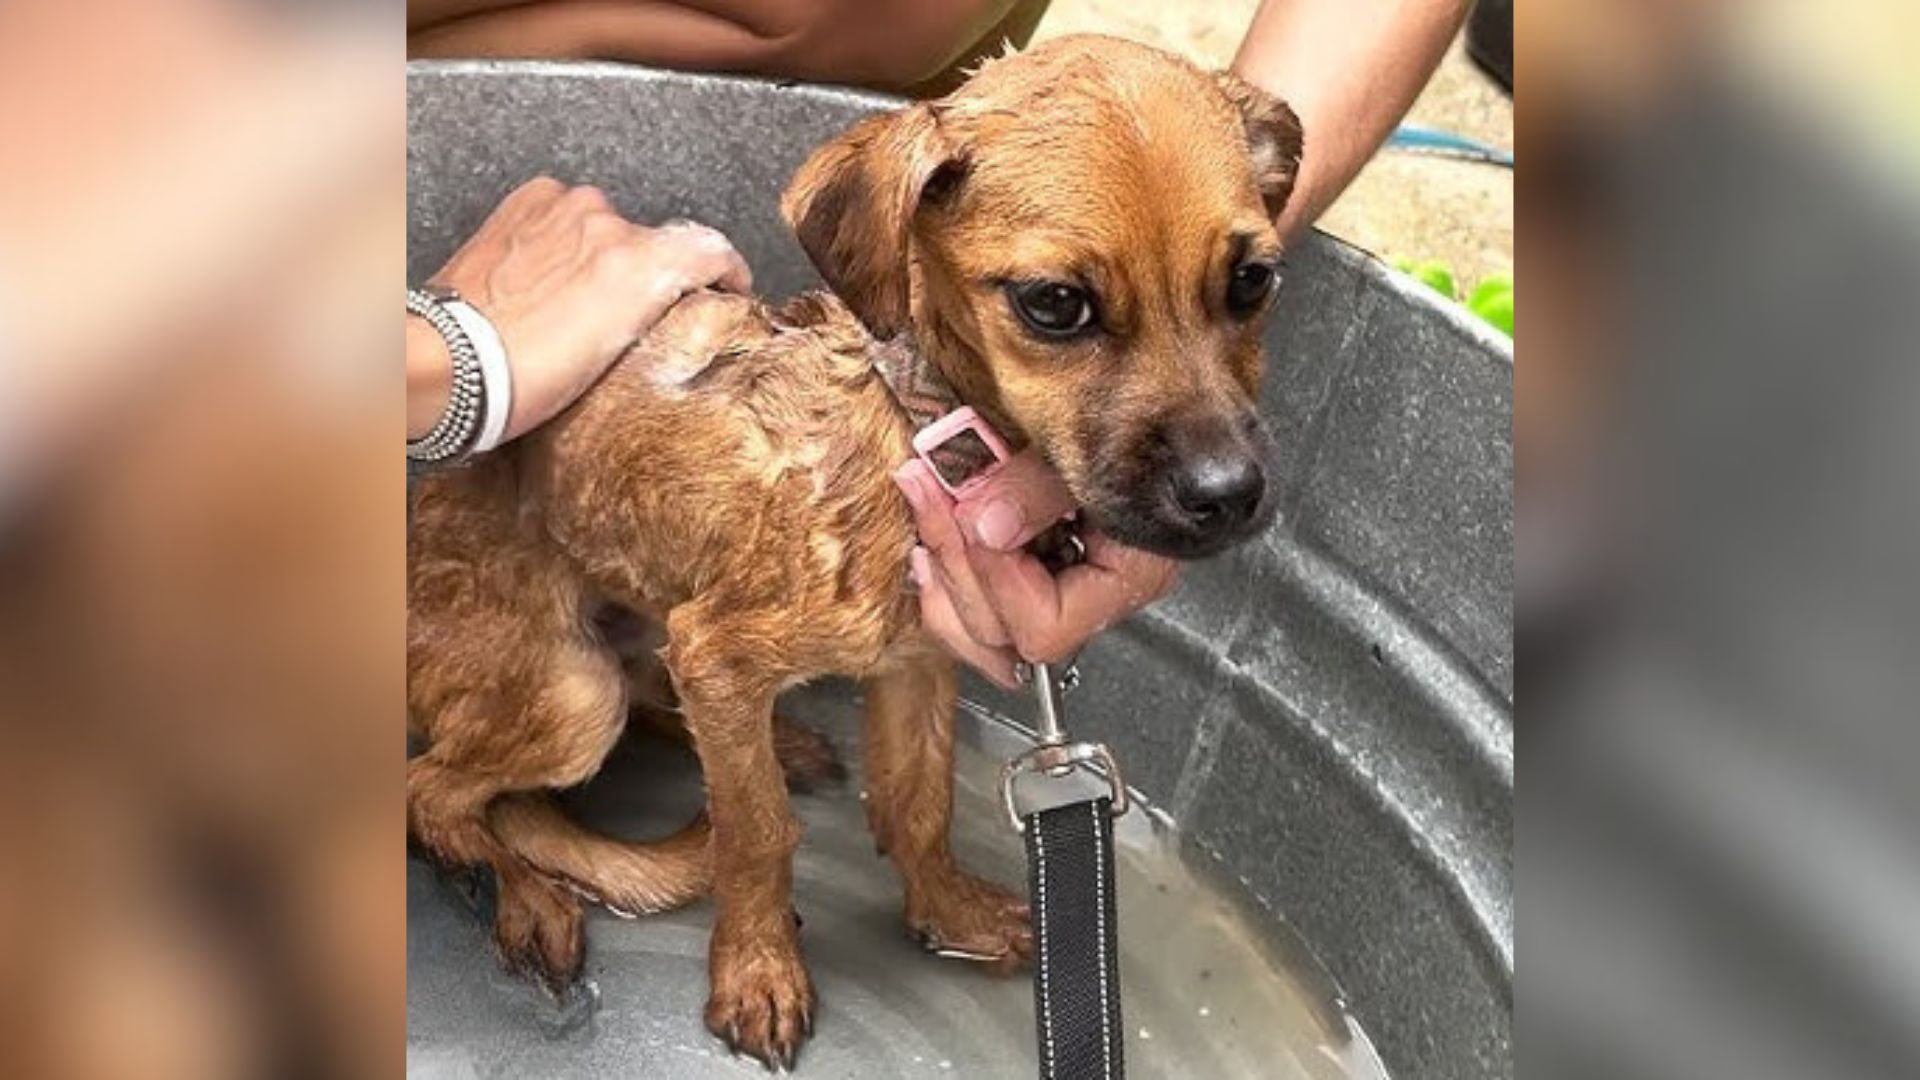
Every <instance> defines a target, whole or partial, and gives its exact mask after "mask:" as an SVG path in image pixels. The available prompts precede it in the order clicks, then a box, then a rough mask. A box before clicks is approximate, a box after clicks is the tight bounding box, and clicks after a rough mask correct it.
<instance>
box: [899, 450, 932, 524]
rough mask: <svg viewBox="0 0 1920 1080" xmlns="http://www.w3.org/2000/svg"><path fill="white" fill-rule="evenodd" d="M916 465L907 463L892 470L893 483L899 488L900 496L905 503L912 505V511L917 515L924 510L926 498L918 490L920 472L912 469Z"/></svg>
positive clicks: (911, 462)
mask: <svg viewBox="0 0 1920 1080" xmlns="http://www.w3.org/2000/svg"><path fill="white" fill-rule="evenodd" d="M916 464H917V462H913V461H909V462H907V463H906V464H905V465H902V466H900V467H899V468H897V469H895V470H893V482H894V484H895V486H897V487H899V489H900V492H901V494H903V495H905V496H906V497H907V502H909V503H911V504H913V509H914V511H915V512H916V513H917V512H919V511H920V510H922V509H924V508H925V503H926V498H927V497H926V494H925V493H924V492H923V491H922V490H921V488H920V470H919V469H917V468H915V467H914V466H915V465H916Z"/></svg>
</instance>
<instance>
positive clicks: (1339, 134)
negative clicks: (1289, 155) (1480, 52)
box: [1233, 0, 1470, 237]
mask: <svg viewBox="0 0 1920 1080" xmlns="http://www.w3.org/2000/svg"><path fill="white" fill-rule="evenodd" d="M1469 6H1470V3H1469V0H1263V2H1262V3H1261V5H1260V10H1259V11H1258V12H1257V13H1256V14H1255V15H1254V18H1253V24H1252V26H1250V27H1249V28H1248V30H1247V36H1246V39H1245V40H1244V41H1243V42H1242V43H1241V45H1240V52H1239V54H1238V55H1237V56H1235V57H1234V61H1233V68H1234V71H1236V72H1237V73H1239V75H1240V76H1241V77H1242V78H1245V79H1246V80H1247V81H1249V82H1251V83H1254V84H1255V85H1257V86H1259V87H1261V88H1262V89H1264V90H1267V91H1268V92H1270V93H1272V94H1275V95H1276V96H1278V97H1280V98H1281V99H1282V100H1284V101H1286V102H1287V104H1288V105H1290V106H1292V108H1293V110H1294V112H1295V113H1296V114H1298V115H1299V117H1300V125H1301V128H1302V129H1303V130H1304V131H1305V133H1306V140H1305V145H1306V151H1305V154H1304V155H1303V156H1302V158H1301V162H1300V176H1299V180H1298V181H1297V182H1296V184H1295V186H1294V193H1293V197H1292V198H1291V199H1289V200H1288V203H1287V206H1286V209H1285V210H1284V211H1282V212H1281V215H1280V221H1279V227H1280V232H1281V235H1282V236H1288V237H1290V236H1293V235H1294V234H1296V233H1298V232H1300V231H1301V230H1302V229H1304V228H1305V227H1306V226H1308V225H1310V224H1312V223H1313V222H1314V220H1315V219H1317V218H1318V217H1319V216H1320V215H1321V213H1322V212H1324V211H1325V210H1326V209H1327V207H1329V206H1331V205H1333V202H1334V200H1335V199H1337V198H1338V197H1339V195H1340V193H1341V192H1342V191H1344V190H1346V187H1347V185H1348V184H1350V183H1352V182H1353V178H1354V177H1355V176H1356V175H1358V174H1359V172H1360V169H1361V167H1362V166H1364V165H1365V164H1366V163H1367V161H1368V159H1370V158H1371V157H1373V154H1374V152H1375V151H1377V150H1378V149H1379V148H1380V145H1381V143H1383V142H1385V141H1386V138H1387V136H1388V135H1389V134H1391V133H1392V132H1393V129H1394V127H1395V126H1396V125H1397V124H1399V122H1400V120H1401V119H1402V118H1403V117H1404V116H1406V113H1407V110H1408V109H1409V108H1411V107H1412V105H1413V101H1414V99H1415V98H1417V97H1418V96H1419V95H1420V91H1421V89H1422V88H1423V87H1425V86H1426V84H1427V80H1428V79H1429V78H1430V77H1431V76H1432V75H1433V70H1434V68H1435V67H1437V66H1438V65H1439V63H1440V59H1441V57H1443V56H1444V55H1445V54H1446V51H1447V45H1448V43H1449V42H1451V41H1452V40H1453V35H1454V34H1455V33H1457V32H1458V31H1459V29H1460V24H1461V23H1462V22H1463V21H1464V20H1465V19H1466V15H1467V9H1468V7H1469Z"/></svg>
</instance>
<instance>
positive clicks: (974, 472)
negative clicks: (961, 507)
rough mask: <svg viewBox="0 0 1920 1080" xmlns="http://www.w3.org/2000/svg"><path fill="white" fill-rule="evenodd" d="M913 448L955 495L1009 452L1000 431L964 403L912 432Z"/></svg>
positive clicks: (995, 466)
mask: <svg viewBox="0 0 1920 1080" xmlns="http://www.w3.org/2000/svg"><path fill="white" fill-rule="evenodd" d="M913 452H914V453H915V454H916V455H918V456H919V458H920V460H921V461H924V462H926V463H927V469H928V470H929V471H930V472H932V473H933V478H934V479H935V480H938V481H939V482H940V486H941V487H943V488H945V489H946V490H947V494H949V495H951V496H953V497H954V498H956V499H958V498H960V497H961V496H962V495H963V494H965V493H966V492H967V491H969V490H971V489H972V488H973V487H974V486H975V485H977V484H979V483H980V482H981V481H983V480H985V479H986V478H987V477H989V476H991V475H993V473H994V471H995V470H996V469H998V468H999V467H1000V463H1001V462H1003V461H1005V460H1007V458H1009V457H1011V456H1012V455H1011V454H1009V453H1008V452H1007V444H1006V442H1005V441H1004V440H1002V439H1001V438H1000V433H999V432H997V431H995V430H993V426H992V425H990V424H988V423H987V422H986V421H985V420H983V419H981V418H980V414H979V413H976V412H974V411H973V409H972V407H971V406H966V405H962V406H961V407H960V408H958V409H955V410H953V411H952V412H950V413H948V414H947V415H945V416H943V417H941V418H940V419H938V420H935V421H934V422H933V423H931V424H928V425H927V426H926V427H923V428H921V429H920V430H919V431H916V432H914V434H913Z"/></svg>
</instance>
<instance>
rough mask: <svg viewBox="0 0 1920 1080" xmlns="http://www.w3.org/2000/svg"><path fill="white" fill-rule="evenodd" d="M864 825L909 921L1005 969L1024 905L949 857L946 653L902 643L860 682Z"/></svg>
mask: <svg viewBox="0 0 1920 1080" xmlns="http://www.w3.org/2000/svg"><path fill="white" fill-rule="evenodd" d="M866 691H867V694H866V697H867V709H866V721H865V725H864V729H863V741H864V743H865V754H866V763H867V775H866V781H867V823H868V825H869V826H870V827H871V828H872V830H873V837H874V843H875V845H876V846H878V847H879V849H880V850H881V851H882V852H884V853H886V854H888V855H890V856H892V858H893V862H894V865H895V866H896V867H898V868H899V870H900V877H901V880H902V882H903V884H904V885H905V891H906V921H907V929H908V930H909V931H910V932H912V933H913V934H914V935H915V936H917V937H918V938H919V939H920V940H921V942H922V943H923V944H925V945H926V947H927V948H928V949H929V950H931V951H933V952H936V953H939V954H941V955H944V956H954V957H959V958H963V959H969V960H975V961H980V962H983V963H987V964H991V965H993V966H994V967H996V968H998V969H1000V970H1003V971H1008V970H1012V969H1014V968H1017V967H1019V966H1020V965H1021V964H1022V963H1023V962H1025V960H1026V959H1027V957H1028V956H1029V955H1030V954H1031V953H1032V951H1033V932H1032V930H1031V929H1030V928H1029V925H1028V921H1027V918H1028V913H1027V905H1026V904H1025V903H1024V902H1022V901H1021V900H1020V899H1019V898H1018V897H1016V896H1014V895H1013V894H1012V893H1010V892H1008V891H1007V890H1005V889H1002V888H1001V887H999V886H998V885H995V884H993V883H991V882H988V881H985V880H983V879H981V878H978V877H975V876H973V875H972V874H969V873H967V872H966V871H964V870H962V869H960V868H959V866H957V865H956V864H955V863H954V859H953V852H952V850H951V849H950V848H949V847H948V840H947V834H948V829H949V827H950V826H951V824H952V821H953V707H954V700H955V696H956V693H955V681H954V670H953V661H951V660H949V659H948V658H947V657H946V656H945V654H942V653H938V652H936V651H934V649H933V647H931V646H927V647H923V648H921V647H916V648H913V649H910V650H903V652H902V654H901V656H900V657H899V659H898V661H897V663H896V665H895V666H894V667H892V668H890V669H888V670H887V671H885V672H884V673H882V674H879V675H876V676H874V677H872V678H870V679H868V680H867V682H866Z"/></svg>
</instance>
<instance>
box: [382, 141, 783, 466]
mask: <svg viewBox="0 0 1920 1080" xmlns="http://www.w3.org/2000/svg"><path fill="white" fill-rule="evenodd" d="M431 280H432V281H433V283H434V284H438V285H444V286H447V287H448V288H451V289H454V290H455V291H457V292H459V293H460V295H461V297H462V298H463V299H465V300H466V301H467V302H468V303H469V304H472V305H473V306H474V308H476V309H477V310H478V311H479V312H480V313H481V314H482V315H485V316H486V317H487V318H488V319H489V320H490V321H491V322H492V323H493V325H494V327H495V329H497V330H499V332H500V338H501V341H502V342H503V343H504V344H505V345H506V348H507V363H508V365H509V367H510V368H511V370H512V373H513V409H512V411H511V412H510V413H509V414H508V417H507V430H506V436H505V437H506V438H508V439H511V438H514V437H516V436H518V435H522V434H524V433H526V432H527V431H528V430H530V429H532V428H534V427H537V426H539V425H540V424H542V423H545V422H546V421H547V420H550V419H552V418H553V417H554V415H556V414H557V413H559V412H560V411H561V410H562V409H565V408H566V407H567V406H568V405H571V404H572V403H573V401H574V399H576V398H578V397H579V396H580V395H581V394H582V393H584V392H585V391H586V389H587V388H588V387H589V386H592V385H593V383H594V381H595V380H597V379H599V377H600V376H601V375H602V374H604V373H605V372H606V370H607V368H608V367H609V366H611V365H612V363H613V362H614V361H615V360H617V359H619V357H620V356H621V354H623V353H625V352H626V351H627V349H629V348H630V347H632V346H633V344H634V343H635V342H636V341H638V340H640V339H641V338H642V337H644V336H645V335H646V333H647V331H648V330H650V329H652V327H653V324H654V323H656V322H658V321H659V319H660V317H661V316H662V315H664V314H666V312H667V309H668V308H670V307H672V306H673V304H674V302H675V301H676V300H679V299H680V298H681V297H682V296H685V295H686V294H687V293H690V292H693V291H695V290H698V289H703V288H707V287H708V286H712V285H718V286H720V287H721V288H725V289H731V290H733V291H736V292H746V291H747V290H748V289H750V288H752V286H753V275H752V273H751V272H750V271H749V270H748V269H747V264H746V261H745V260H743V259H742V258H741V257H740V254H739V253H738V252H736V251H735V250H734V249H733V245H732V244H731V243H729V242H728V241H727V238H726V237H725V236H722V235H721V234H720V233H719V232H716V231H715V230H713V229H709V228H707V227H706V226H704V225H696V224H693V223H691V222H674V223H670V224H667V225H662V226H660V227H658V228H648V227H646V226H643V225H636V224H634V223H633V222H630V221H628V220H626V219H625V218H623V217H621V216H620V215H619V213H617V212H616V211H615V210H614V209H613V206H612V204H610V203H609V202H608V201H607V197H606V195H605V194H604V193H602V192H601V191H599V190H598V189H597V188H592V187H571V188H570V187H567V186H566V185H564V184H562V183H560V182H559V181H557V180H553V179H550V178H547V177H541V178H540V179H537V180H533V181H530V182H529V183H527V184H524V185H522V186H521V187H520V188H518V189H517V190H515V191H514V192H513V194H511V195H508V196H507V197H506V199H505V201H503V202H502V203H501V204H500V206H499V208H498V209H496V210H494V212H493V214H492V216H490V217H488V218H487V220H486V222H485V223H484V224H482V225H481V226H480V230H479V231H478V232H476V233H474V235H473V238H472V239H470V240H468V241H467V242H466V244H465V245H463V246H462V247H461V248H460V250H459V251H457V252H455V253H454V256H453V258H452V259H450V260H448V262H447V265H446V266H444V267H442V268H441V270H440V272H439V273H437V274H435V275H434V276H433V278H432V279H431ZM419 321H420V320H416V319H410V320H408V322H409V324H413V323H418V322H419ZM421 329H423V328H422V327H415V328H413V329H412V330H410V331H409V335H410V347H409V354H410V355H411V353H412V347H411V339H412V337H413V336H414V335H416V334H417V333H418V332H419V330H421ZM424 329H426V332H427V334H429V335H432V331H431V329H430V328H424ZM432 336H435V337H437V335H432ZM408 366H409V369H411V368H412V367H413V364H412V363H409V365H408ZM413 396H414V395H413V394H411V393H410V394H409V399H410V401H411V399H412V398H413ZM444 401H445V398H444V396H442V397H441V399H440V402H439V403H432V402H428V403H427V404H428V405H429V407H428V408H424V409H410V410H409V423H408V426H409V428H413V427H415V426H416V425H417V424H418V422H419V419H420V417H421V414H423V413H424V414H425V422H426V424H427V425H428V426H431V424H432V421H433V418H434V417H437V416H438V408H439V405H440V404H444Z"/></svg>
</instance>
